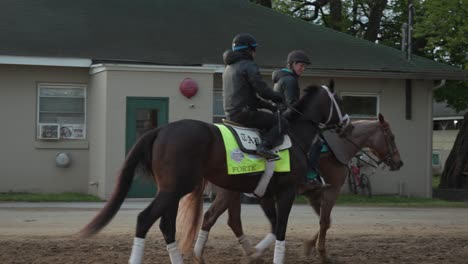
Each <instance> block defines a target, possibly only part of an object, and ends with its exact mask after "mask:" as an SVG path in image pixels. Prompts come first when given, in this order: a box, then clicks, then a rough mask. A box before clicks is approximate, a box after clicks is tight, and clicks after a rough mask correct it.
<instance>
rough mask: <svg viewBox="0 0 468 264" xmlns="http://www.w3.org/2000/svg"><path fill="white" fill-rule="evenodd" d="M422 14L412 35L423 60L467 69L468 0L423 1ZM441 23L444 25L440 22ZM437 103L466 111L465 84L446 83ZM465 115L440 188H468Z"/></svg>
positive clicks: (467, 118) (467, 87) (438, 92)
mask: <svg viewBox="0 0 468 264" xmlns="http://www.w3.org/2000/svg"><path fill="white" fill-rule="evenodd" d="M423 9H424V14H423V16H418V17H417V23H416V25H415V35H416V37H419V38H425V39H426V45H425V47H424V48H423V49H422V50H423V52H424V55H425V57H428V58H431V59H434V60H436V61H439V62H444V63H448V64H450V65H452V66H455V67H459V68H462V69H467V68H468V48H467V47H468V38H467V37H466V36H468V21H467V19H466V17H468V1H467V0H446V1H437V0H426V1H424V2H423ZM442 21H443V23H442ZM434 98H435V99H436V101H438V102H442V101H445V102H446V103H447V106H449V107H451V108H453V109H455V110H456V111H457V112H460V111H462V110H464V109H468V83H467V82H466V81H448V82H447V84H446V85H445V86H444V87H442V88H440V89H438V90H436V91H435V92H434ZM466 171H468V114H465V116H464V121H463V124H462V126H461V129H460V131H459V132H458V135H457V138H456V139H455V143H454V145H453V148H452V150H451V152H450V154H449V157H448V158H447V160H446V162H445V166H444V171H443V172H442V177H441V182H440V186H439V187H441V188H468V182H467V181H466V178H468V177H467V176H466V175H464V174H463V172H466Z"/></svg>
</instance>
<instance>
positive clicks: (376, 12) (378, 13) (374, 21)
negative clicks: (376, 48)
mask: <svg viewBox="0 0 468 264" xmlns="http://www.w3.org/2000/svg"><path fill="white" fill-rule="evenodd" d="M369 6H370V12H369V22H367V29H366V32H365V33H364V39H367V40H370V41H372V42H375V41H376V40H377V35H378V34H379V30H380V22H381V21H382V16H383V11H384V9H385V7H387V0H375V1H371V2H370V3H369Z"/></svg>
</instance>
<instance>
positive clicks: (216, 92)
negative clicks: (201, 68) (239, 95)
mask: <svg viewBox="0 0 468 264" xmlns="http://www.w3.org/2000/svg"><path fill="white" fill-rule="evenodd" d="M218 94H219V95H221V99H222V98H223V90H220V89H214V90H213V116H212V119H211V120H212V122H213V123H215V119H220V122H221V119H223V118H226V113H224V109H223V114H222V115H217V114H216V113H215V112H214V105H215V100H216V95H218Z"/></svg>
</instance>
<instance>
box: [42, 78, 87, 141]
mask: <svg viewBox="0 0 468 264" xmlns="http://www.w3.org/2000/svg"><path fill="white" fill-rule="evenodd" d="M37 95H38V96H37V102H38V103H37V105H38V111H37V122H38V125H37V130H38V131H37V137H38V138H40V139H84V138H85V137H86V86H85V85H68V84H39V87H38V93H37Z"/></svg>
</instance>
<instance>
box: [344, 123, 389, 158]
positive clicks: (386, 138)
mask: <svg viewBox="0 0 468 264" xmlns="http://www.w3.org/2000/svg"><path fill="white" fill-rule="evenodd" d="M379 127H380V129H381V130H382V133H383V135H384V139H385V144H386V145H387V151H388V153H387V155H386V156H385V157H384V158H383V159H380V158H379V160H376V159H374V158H373V157H372V156H370V155H369V154H367V152H365V151H363V152H362V153H363V154H364V155H366V156H367V157H368V158H369V159H371V160H372V161H373V162H374V163H375V164H376V165H377V166H379V165H380V164H382V163H385V164H394V162H393V159H392V157H393V155H394V154H395V153H396V152H397V150H396V149H394V148H393V146H392V143H391V142H389V139H388V137H389V135H388V131H387V129H386V128H384V125H382V124H379ZM343 137H344V138H345V139H346V140H347V141H348V142H349V143H351V144H352V145H353V146H354V147H355V148H357V149H358V150H360V149H362V147H360V146H359V145H357V144H356V143H355V142H354V141H352V140H351V139H350V138H348V137H347V135H344V136H343ZM366 163H367V162H366ZM367 164H368V165H370V164H369V163H367Z"/></svg>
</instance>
